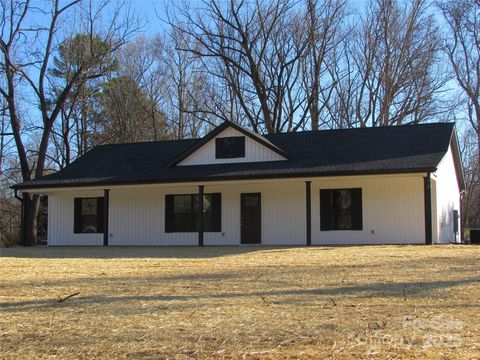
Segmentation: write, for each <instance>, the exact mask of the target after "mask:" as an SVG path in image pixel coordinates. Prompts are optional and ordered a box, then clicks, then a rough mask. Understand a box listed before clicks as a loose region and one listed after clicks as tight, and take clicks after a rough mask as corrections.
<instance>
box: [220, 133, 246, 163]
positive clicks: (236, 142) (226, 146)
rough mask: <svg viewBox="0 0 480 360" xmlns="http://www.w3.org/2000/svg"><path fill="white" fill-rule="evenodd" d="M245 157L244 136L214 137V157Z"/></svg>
mask: <svg viewBox="0 0 480 360" xmlns="http://www.w3.org/2000/svg"><path fill="white" fill-rule="evenodd" d="M244 157H245V136H227V137H219V138H216V139H215V158H216V159H236V158H244Z"/></svg>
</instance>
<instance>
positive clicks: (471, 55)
mask: <svg viewBox="0 0 480 360" xmlns="http://www.w3.org/2000/svg"><path fill="white" fill-rule="evenodd" d="M440 7H441V10H442V13H443V16H444V18H445V20H446V22H447V24H448V27H449V31H448V33H447V39H446V43H445V52H446V54H447V56H448V59H449V61H450V64H451V66H452V68H453V72H454V75H455V79H456V81H457V83H458V85H459V86H460V88H461V90H462V91H463V93H464V95H465V97H466V99H467V101H466V104H467V109H466V110H467V111H466V112H467V118H468V121H469V123H470V125H471V126H472V128H473V130H474V131H475V134H476V136H477V144H480V0H455V1H446V2H443V3H441V5H440ZM477 151H478V154H479V161H480V146H479V147H478V149H477Z"/></svg>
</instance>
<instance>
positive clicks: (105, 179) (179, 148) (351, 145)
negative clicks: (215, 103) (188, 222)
mask: <svg viewBox="0 0 480 360" xmlns="http://www.w3.org/2000/svg"><path fill="white" fill-rule="evenodd" d="M453 131H454V125H453V124H452V123H438V124H424V125H409V126H396V127H381V128H362V129H345V130H324V131H305V132H296V133H281V134H270V135H265V136H264V137H265V140H266V141H268V142H269V143H271V144H273V146H275V147H276V148H278V149H280V150H281V151H283V152H284V153H285V154H286V155H287V156H288V160H285V161H269V162H256V163H235V164H214V165H191V166H170V165H171V163H172V161H174V160H175V159H178V158H179V157H181V155H182V154H186V153H188V152H189V151H188V150H189V149H191V148H195V147H196V144H198V143H199V142H202V139H189V140H172V141H159V142H144V143H133V144H118V145H103V146H97V147H95V148H94V149H92V150H91V151H89V152H87V153H86V154H85V155H84V156H82V157H81V158H79V159H77V160H76V161H74V162H73V163H72V164H71V165H69V166H68V167H66V168H65V169H63V170H61V171H59V172H57V173H54V174H51V175H46V176H44V177H42V178H40V179H37V180H32V181H27V182H23V183H21V184H18V185H16V186H15V188H19V189H29V188H30V189H33V188H47V187H70V186H96V185H115V184H129V183H132V184H133V183H164V182H182V181H183V182H184V181H209V180H229V179H252V178H255V179H260V178H282V177H296V176H334V175H356V174H380V173H405V172H427V171H435V170H436V167H437V165H438V164H439V162H440V160H441V159H442V158H443V156H444V155H445V153H446V152H447V150H448V147H449V144H450V140H451V137H452V133H453ZM207 136H208V135H207Z"/></svg>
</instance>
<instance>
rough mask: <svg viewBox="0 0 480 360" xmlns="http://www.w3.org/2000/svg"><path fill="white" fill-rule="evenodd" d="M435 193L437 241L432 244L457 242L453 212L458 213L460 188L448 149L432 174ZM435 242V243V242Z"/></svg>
mask: <svg viewBox="0 0 480 360" xmlns="http://www.w3.org/2000/svg"><path fill="white" fill-rule="evenodd" d="M433 178H434V180H435V192H436V215H437V216H436V219H437V224H436V232H437V234H438V239H435V238H434V242H437V243H441V244H448V243H451V242H459V241H460V239H459V236H460V235H459V234H457V237H455V233H454V231H453V230H454V221H453V210H458V211H459V212H460V188H459V186H458V181H457V177H456V171H455V163H454V158H453V152H452V149H451V146H450V148H449V149H448V152H447V153H446V154H445V156H444V157H443V159H442V161H441V162H440V164H439V165H438V167H437V171H436V172H435V173H434V174H433ZM435 240H437V241H435Z"/></svg>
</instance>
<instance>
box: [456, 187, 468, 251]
mask: <svg viewBox="0 0 480 360" xmlns="http://www.w3.org/2000/svg"><path fill="white" fill-rule="evenodd" d="M466 193H467V192H466V191H465V190H462V191H460V204H459V205H460V206H459V209H458V210H459V211H460V243H461V244H464V243H465V231H466V228H467V226H468V224H463V222H462V217H463V211H462V210H463V198H464V197H465V194H466ZM467 221H468V219H467ZM464 225H465V226H464Z"/></svg>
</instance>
